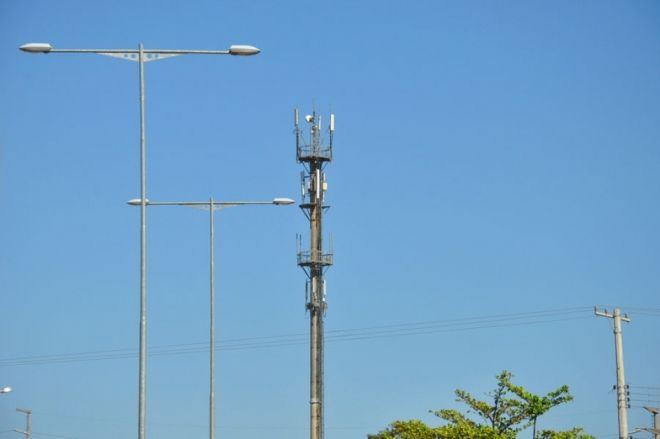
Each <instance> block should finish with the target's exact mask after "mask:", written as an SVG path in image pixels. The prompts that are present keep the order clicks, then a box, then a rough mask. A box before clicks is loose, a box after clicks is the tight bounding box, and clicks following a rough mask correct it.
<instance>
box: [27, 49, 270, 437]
mask: <svg viewBox="0 0 660 439" xmlns="http://www.w3.org/2000/svg"><path fill="white" fill-rule="evenodd" d="M19 49H20V50H22V51H23V52H28V53H42V54H48V53H94V54H98V55H105V56H111V57H115V58H121V59H126V60H129V61H137V62H138V66H139V67H138V70H139V76H140V81H139V83H140V84H139V88H140V197H141V198H140V199H141V200H143V201H142V203H141V205H140V336H139V337H140V340H139V345H140V348H139V365H138V439H144V438H145V414H146V388H147V208H146V203H145V202H146V200H147V179H146V167H147V156H146V148H147V147H146V136H145V116H144V63H145V62H147V61H156V60H159V59H165V58H171V57H173V56H178V55H236V56H250V55H257V54H258V53H259V52H261V50H260V49H258V48H256V47H254V46H247V45H232V46H230V47H229V49H228V50H185V49H184V50H181V49H156V50H145V49H144V46H143V45H142V43H140V44H139V45H138V48H137V50H134V49H56V48H53V46H51V45H50V44H49V43H29V44H24V45H22V46H20V47H19ZM136 58H137V59H136ZM211 439H213V438H211Z"/></svg>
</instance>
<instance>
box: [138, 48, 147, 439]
mask: <svg viewBox="0 0 660 439" xmlns="http://www.w3.org/2000/svg"><path fill="white" fill-rule="evenodd" d="M138 51H139V53H138V57H139V60H138V61H139V66H140V68H139V70H140V200H141V202H140V359H139V372H138V374H139V378H138V380H139V384H138V439H144V437H145V413H146V385H147V180H146V162H147V155H146V137H145V129H144V125H145V124H144V47H143V45H142V43H140V45H139V47H138Z"/></svg>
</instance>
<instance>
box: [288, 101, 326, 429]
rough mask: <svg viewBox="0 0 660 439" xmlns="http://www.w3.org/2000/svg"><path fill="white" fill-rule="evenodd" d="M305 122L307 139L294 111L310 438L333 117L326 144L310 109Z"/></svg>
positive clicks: (320, 351)
mask: <svg viewBox="0 0 660 439" xmlns="http://www.w3.org/2000/svg"><path fill="white" fill-rule="evenodd" d="M305 121H306V122H307V124H308V125H309V140H308V141H306V139H305V136H304V135H303V131H302V130H301V129H300V126H299V124H298V110H297V109H296V110H294V124H295V134H296V159H297V160H298V162H299V163H301V164H302V165H303V168H304V171H303V172H302V173H301V187H302V203H301V204H300V208H301V209H302V211H303V212H304V213H305V216H306V217H307V219H308V220H309V230H310V242H309V250H302V244H301V240H300V239H299V240H298V265H299V266H300V267H301V268H302V269H303V270H304V271H305V274H306V275H307V282H306V288H305V290H306V291H305V293H306V303H305V306H306V308H307V310H308V311H309V314H310V399H309V404H310V439H323V438H324V423H323V418H324V399H323V364H324V358H323V357H324V346H323V339H324V331H323V318H324V316H325V311H326V308H327V303H326V300H325V281H324V279H323V275H324V273H325V270H326V269H327V268H328V267H329V266H331V265H332V262H333V254H332V249H330V251H329V252H327V253H326V252H324V251H323V235H322V232H323V213H324V211H325V209H327V208H329V207H330V206H328V205H326V204H325V202H324V195H325V192H326V190H327V187H328V186H327V183H326V179H325V172H324V168H325V165H327V164H328V163H329V162H330V161H331V160H332V138H333V135H334V131H335V116H334V114H331V115H330V123H329V126H328V141H327V144H324V143H323V140H324V139H323V138H322V129H321V117H320V116H318V115H317V114H316V112H313V113H312V114H310V115H307V116H305Z"/></svg>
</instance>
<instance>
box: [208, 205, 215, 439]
mask: <svg viewBox="0 0 660 439" xmlns="http://www.w3.org/2000/svg"><path fill="white" fill-rule="evenodd" d="M214 209H215V207H214V205H213V198H210V199H209V221H210V224H209V228H210V229H209V230H210V232H209V236H210V237H209V248H210V251H211V255H210V261H211V266H210V272H211V273H210V276H211V278H210V284H211V291H210V295H211V304H210V305H211V306H210V308H211V311H210V313H211V316H210V317H211V321H210V334H209V340H210V346H209V359H210V363H211V364H210V369H211V370H210V387H211V388H210V391H209V439H214V438H215V225H214V218H213V211H214Z"/></svg>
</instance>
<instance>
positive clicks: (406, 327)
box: [0, 307, 591, 367]
mask: <svg viewBox="0 0 660 439" xmlns="http://www.w3.org/2000/svg"><path fill="white" fill-rule="evenodd" d="M590 309H591V308H590V307H575V308H562V309H550V310H543V311H532V312H521V313H509V314H498V315H490V316H480V317H465V318H456V319H447V320H433V321H422V322H412V323H399V324H390V325H382V326H371V327H361V328H350V329H336V330H331V331H326V338H325V339H326V341H328V342H342V341H361V340H371V339H377V338H391V337H405V336H414V335H426V334H436V333H443V332H462V331H473V330H481V329H493V328H506V327H516V326H530V325H539V324H548V323H556V322H564V321H571V320H580V319H587V318H589V317H588V313H587V312H588V311H589V310H590ZM582 314H584V315H582ZM307 342H308V335H307V334H303V333H296V334H281V335H271V336H258V337H244V338H236V339H227V340H222V341H220V343H218V344H216V349H219V350H223V351H234V350H246V349H262V348H276V347H286V346H295V345H302V344H306V343H307ZM207 346H208V345H207V344H206V343H203V342H202V343H181V344H171V345H161V346H153V347H151V348H150V351H149V352H150V353H149V355H150V356H152V357H158V356H173V355H188V354H194V353H202V352H207ZM136 355H137V351H136V350H134V349H111V350H96V351H85V352H76V353H66V354H47V355H32V356H22V357H11V358H4V359H0V367H2V366H4V367H9V366H25V365H40V364H57V363H72V362H88V361H105V360H115V359H125V358H135V356H136Z"/></svg>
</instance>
